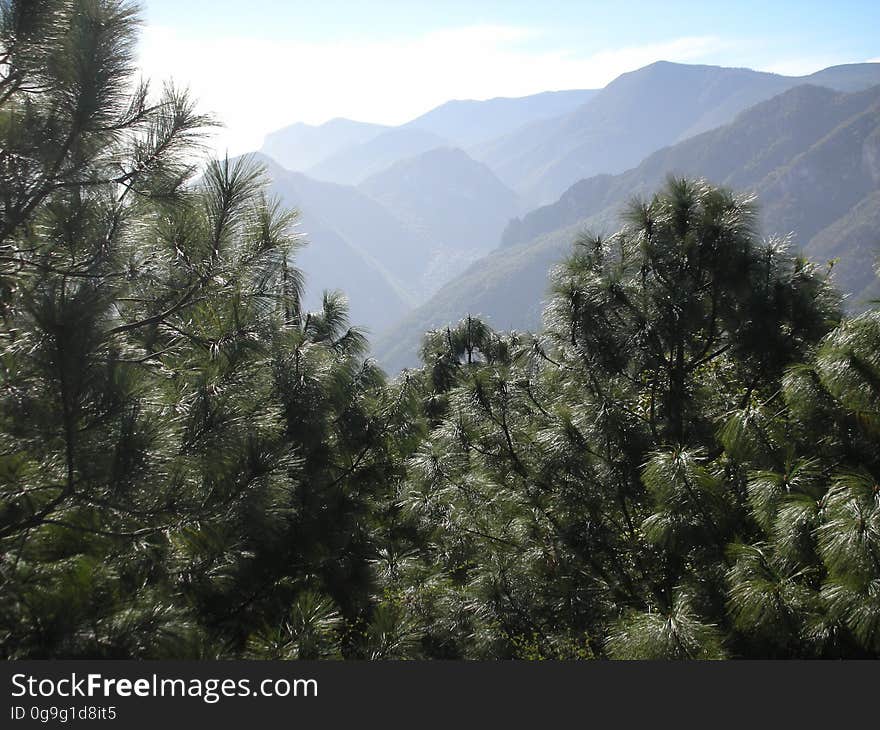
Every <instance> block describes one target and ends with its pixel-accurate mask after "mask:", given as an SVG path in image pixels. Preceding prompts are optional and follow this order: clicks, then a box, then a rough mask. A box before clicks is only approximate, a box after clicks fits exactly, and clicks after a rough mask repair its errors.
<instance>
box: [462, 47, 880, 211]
mask: <svg viewBox="0 0 880 730" xmlns="http://www.w3.org/2000/svg"><path fill="white" fill-rule="evenodd" d="M803 83H817V84H824V85H827V86H829V87H832V88H837V89H841V90H846V91H849V90H853V89H862V88H865V87H867V86H870V85H872V84H877V83H880V64H853V65H848V66H839V67H832V68H829V69H825V70H823V71H820V72H818V73H816V74H813V75H811V76H807V77H801V78H795V77H786V76H779V75H776V74H768V73H761V72H757V71H752V70H749V69H733V68H721V67H717V66H696V65H684V64H675V63H669V62H665V61H660V62H657V63H654V64H651V65H650V66H646V67H644V68H642V69H639V70H637V71H633V72H631V73H628V74H623V75H622V76H620V77H618V78H617V79H615V80H614V81H612V82H611V83H610V84H608V86H606V87H605V88H604V89H602V90H601V91H600V92H599V93H597V94H596V95H595V96H593V97H592V98H591V99H590V100H589V101H587V102H586V103H585V104H583V105H582V106H580V107H579V108H577V109H576V110H574V111H573V112H570V113H569V114H567V115H563V116H561V117H557V118H554V119H549V120H544V121H542V122H537V123H534V124H532V125H529V126H527V127H525V128H523V129H521V130H518V131H517V132H514V133H513V134H510V135H507V136H506V137H504V138H502V139H500V140H497V141H495V142H494V143H492V144H490V145H487V146H484V147H482V148H480V149H479V150H476V151H475V152H474V154H475V156H476V157H477V159H479V160H481V161H483V162H485V163H486V164H487V165H488V166H489V167H490V168H492V169H493V170H494V171H495V172H496V173H497V174H498V175H499V177H500V178H501V179H502V180H503V181H504V182H505V183H506V184H508V185H509V186H510V187H512V188H513V189H514V190H516V191H517V192H519V193H521V194H522V195H524V196H526V197H528V198H529V199H532V200H536V201H539V202H547V201H550V200H554V199H556V198H557V197H558V196H559V195H560V194H561V193H562V192H563V191H564V190H566V189H567V188H568V187H569V186H570V185H571V184H573V183H574V182H575V181H577V180H580V179H583V178H586V177H590V176H592V175H596V174H600V173H618V172H621V171H623V170H625V169H627V168H629V167H632V166H633V165H636V164H638V162H639V161H640V160H642V159H643V158H644V157H645V156H646V155H648V154H650V153H651V152H653V151H655V150H657V149H659V148H661V147H663V146H665V145H669V144H674V143H675V142H677V141H681V140H683V139H686V138H688V137H690V136H694V135H696V134H699V133H701V132H703V131H706V130H708V129H712V128H715V127H717V126H719V125H722V124H726V123H728V122H730V121H731V120H733V118H734V117H735V116H736V115H737V114H738V113H739V112H741V111H743V110H744V109H747V108H749V107H751V106H753V105H754V104H756V103H758V102H760V101H763V100H766V99H769V98H771V97H773V96H775V95H777V94H779V93H781V92H782V91H784V90H786V89H789V88H792V87H793V86H796V85H800V84H803Z"/></svg>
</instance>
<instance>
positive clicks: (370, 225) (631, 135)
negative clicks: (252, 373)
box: [261, 62, 880, 371]
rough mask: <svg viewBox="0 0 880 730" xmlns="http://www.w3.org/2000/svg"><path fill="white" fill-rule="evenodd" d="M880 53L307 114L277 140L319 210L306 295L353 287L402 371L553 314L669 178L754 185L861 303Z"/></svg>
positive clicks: (290, 172) (269, 142) (766, 222)
mask: <svg viewBox="0 0 880 730" xmlns="http://www.w3.org/2000/svg"><path fill="white" fill-rule="evenodd" d="M878 84H880V64H876V63H873V64H870V63H869V64H850V65H845V66H835V67H831V68H828V69H824V70H823V71H819V72H817V73H815V74H811V75H809V76H804V77H788V76H780V75H777V74H769V73H762V72H757V71H752V70H749V69H730V68H721V67H714V66H694V65H684V64H673V63H668V62H657V63H654V64H651V65H650V66H647V67H645V68H642V69H639V70H637V71H634V72H631V73H628V74H624V75H622V76H620V77H618V78H617V79H615V80H614V81H612V82H611V83H610V84H608V86H606V87H605V88H603V89H600V90H573V91H561V92H546V93H543V94H536V95H533V96H530V97H523V98H520V99H504V98H499V99H490V100H487V101H452V102H448V103H446V104H443V105H441V106H440V107H437V108H436V109H434V110H431V111H429V112H428V113H426V114H423V115H422V116H420V117H418V118H416V119H413V120H412V121H410V122H408V123H406V124H404V125H401V126H398V127H388V126H384V125H375V124H367V123H363V122H355V121H351V120H344V119H336V120H332V121H331V122H328V123H326V124H324V125H320V126H309V125H304V124H294V125H291V126H289V127H287V128H285V129H283V130H279V131H278V132H274V133H272V134H270V135H268V136H267V138H266V140H265V143H264V146H263V148H262V150H261V153H262V155H264V158H263V159H264V160H266V161H267V167H268V168H269V172H270V175H271V177H272V179H273V186H274V190H275V193H276V194H277V195H279V197H280V198H281V199H282V201H283V202H284V203H285V204H286V205H288V206H292V207H296V208H298V209H299V210H300V212H301V223H300V229H301V230H302V232H303V233H305V234H306V236H307V237H308V239H309V241H310V244H309V246H307V247H306V248H305V249H304V250H303V251H302V252H301V253H300V254H299V255H298V265H299V266H300V267H301V268H302V269H303V270H304V271H305V273H306V278H307V285H308V292H307V299H306V302H307V305H311V306H314V305H316V304H317V303H318V302H319V300H320V292H321V290H322V289H324V288H340V289H342V290H344V291H345V292H346V294H347V295H348V296H349V298H350V301H351V311H352V319H353V321H355V322H356V323H358V324H361V325H365V326H366V327H367V328H368V329H369V330H370V331H371V332H372V334H373V338H372V339H373V342H374V351H375V353H376V354H377V355H378V356H379V358H380V360H381V362H382V363H383V364H384V365H385V366H386V367H387V368H388V369H389V370H392V371H396V370H397V369H399V368H400V367H402V366H407V365H412V364H415V352H416V350H417V347H418V344H419V342H420V339H421V336H422V334H423V333H424V331H426V330H427V329H429V328H431V327H434V326H437V325H441V324H444V323H446V322H448V321H455V320H457V319H459V318H460V317H461V316H463V315H464V314H466V313H468V312H471V313H474V314H477V313H481V314H483V315H485V316H487V317H488V318H489V320H490V322H491V323H492V324H493V325H494V326H497V327H501V328H508V327H515V328H523V327H535V326H537V325H538V313H539V311H540V309H541V304H542V300H543V298H544V296H545V293H546V286H547V272H548V270H549V269H550V268H551V267H552V266H553V265H554V264H556V263H557V262H558V261H559V260H560V259H561V258H562V257H563V256H564V255H565V253H566V252H567V250H568V247H569V246H570V244H571V242H572V240H573V239H574V237H575V236H576V235H577V234H578V232H580V231H582V230H584V229H585V228H591V229H593V230H597V231H605V232H610V231H613V230H614V229H615V228H616V227H617V225H618V222H619V213H620V211H621V209H622V208H623V206H624V205H625V203H626V202H627V201H628V200H629V199H631V198H632V197H633V196H635V195H643V196H645V195H648V194H650V193H651V192H652V191H653V190H654V189H656V188H657V187H658V186H659V185H660V184H661V183H662V181H663V179H664V178H665V177H666V176H667V175H669V174H686V175H691V176H703V177H706V178H708V179H709V180H710V181H712V182H713V183H719V184H724V185H728V186H730V187H733V188H735V189H738V190H745V191H751V192H755V193H756V194H757V195H758V196H759V198H760V202H761V205H762V215H761V225H762V231H763V232H766V233H780V234H786V233H789V232H793V233H794V234H795V239H794V240H795V245H797V246H799V247H800V248H802V249H803V250H804V251H805V253H807V254H808V255H809V256H811V257H813V258H814V259H816V260H819V261H824V260H826V259H838V258H839V261H838V262H837V263H836V265H835V276H836V277H837V280H838V282H839V283H840V285H841V286H842V287H843V288H844V289H845V291H846V292H847V293H848V294H850V295H851V296H850V302H851V304H852V306H857V303H858V301H860V300H862V299H864V297H865V296H868V295H869V293H870V287H871V286H872V285H873V276H872V267H871V265H870V264H871V263H872V261H873V257H874V256H875V255H876V254H875V248H876V247H877V234H875V233H874V231H876V230H878V228H877V225H876V224H877V223H878V222H880V221H878V219H880V200H878V194H877V190H878V188H880V184H878V173H877V170H878V160H880V151H878V145H877V137H878V134H880V133H878V132H877V120H878V117H880V113H878V108H877V99H876V95H877V93H878V90H877V89H873V88H872V87H874V86H875V85H878Z"/></svg>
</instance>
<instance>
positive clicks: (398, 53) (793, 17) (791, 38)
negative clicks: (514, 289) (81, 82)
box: [141, 0, 880, 154]
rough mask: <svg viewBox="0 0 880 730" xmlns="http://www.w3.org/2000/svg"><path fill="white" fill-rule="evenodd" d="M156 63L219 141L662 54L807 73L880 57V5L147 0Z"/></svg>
mask: <svg viewBox="0 0 880 730" xmlns="http://www.w3.org/2000/svg"><path fill="white" fill-rule="evenodd" d="M142 5H143V7H144V13H143V18H144V21H145V28H144V34H143V40H142V44H141V62H142V66H143V68H144V73H145V75H147V76H149V77H150V78H153V79H156V80H161V79H166V78H169V77H170V78H173V79H174V81H175V82H177V83H180V84H185V85H188V86H189V87H190V88H191V89H192V91H193V93H194V94H195V95H196V96H197V97H198V98H199V99H200V100H201V103H202V106H203V107H204V108H205V109H207V110H210V111H213V112H215V113H216V114H217V116H218V117H219V118H220V119H221V120H222V121H223V122H224V123H225V124H226V128H225V129H224V130H223V131H222V132H220V133H219V134H218V135H217V136H216V138H215V140H214V144H215V146H216V147H217V148H218V149H221V150H225V149H228V150H229V151H230V152H232V153H233V154H236V153H239V152H244V151H247V150H249V149H255V148H257V147H259V146H260V143H261V140H262V137H263V136H264V135H265V134H266V133H267V132H269V131H272V130H273V129H276V128H278V127H281V126H284V125H286V124H290V123H292V122H295V121H305V122H309V123H313V124H315V123H320V122H323V121H326V120H327V119H330V118H332V117H335V116H347V117H351V118H356V119H362V120H364V121H374V122H383V123H389V124H397V123H401V122H403V121H406V120H407V119H410V118H412V117H414V116H417V115H418V114H420V113H422V112H424V111H426V110H427V109H429V108H431V107H433V106H436V105H437V104H440V103H442V102H443V101H446V100H448V99H451V98H477V99H482V98H489V97H492V96H521V95H525V94H530V93H536V92H538V91H543V90H548V89H562V88H593V87H599V86H603V85H604V84H606V83H608V81H610V80H611V79H613V78H614V77H615V76H617V75H619V74H620V73H623V72H625V71H630V70H633V69H635V68H638V67H640V66H643V65H646V64H647V63H650V62H652V61H655V60H660V59H664V60H670V61H680V62H685V63H710V64H718V65H727V66H747V67H750V68H755V69H759V70H766V71H773V72H777V73H785V74H791V75H800V74H806V73H810V72H812V71H815V70H818V69H820V68H824V67H826V66H829V65H834V64H838V63H853V62H861V61H867V60H874V59H877V60H880V32H878V30H877V29H878V28H880V2H878V1H877V0H875V1H874V2H868V1H867V0H864V1H860V2H856V1H852V2H845V1H844V2H840V1H838V2H830V1H827V0H826V2H812V1H809V0H808V1H800V2H794V1H788V2H764V3H762V2H751V1H739V0H738V1H735V2H730V1H728V2H678V1H674V0H673V1H671V2H670V1H668V2H646V1H645V2H630V1H626V0H619V1H617V2H601V3H600V2H588V1H581V2H575V1H565V0H543V1H539V0H532V1H531V2H519V1H518V0H507V1H505V2H500V1H498V0H469V2H462V1H460V0H433V1H432V2H423V1H421V0H409V1H407V2H404V1H403V0H385V2H378V1H373V2H355V1H354V0H312V1H311V2H301V1H300V0H295V1H294V2H279V0H275V1H274V2H270V1H269V0H249V2H244V3H242V2H232V1H231V0H209V1H205V0H186V2H182V1H181V0H177V1H176V2H173V1H172V0H145V1H144V2H142Z"/></svg>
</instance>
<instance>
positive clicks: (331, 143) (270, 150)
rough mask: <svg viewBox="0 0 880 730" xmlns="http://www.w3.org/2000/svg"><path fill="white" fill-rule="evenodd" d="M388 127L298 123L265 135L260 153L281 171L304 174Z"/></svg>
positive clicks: (343, 122)
mask: <svg viewBox="0 0 880 730" xmlns="http://www.w3.org/2000/svg"><path fill="white" fill-rule="evenodd" d="M388 129H389V127H386V126H384V125H382V124H368V123H367V122H355V121H353V120H351V119H331V120H330V121H329V122H325V123H324V124H320V125H311V124H303V123H302V122H297V123H296V124H291V125H290V126H289V127H284V129H279V130H278V131H276V132H272V133H271V134H268V135H266V139H265V140H264V142H263V146H262V148H261V149H260V151H261V152H262V153H263V154H265V155H267V156H268V157H271V158H272V159H273V160H275V161H276V162H277V163H278V164H279V165H281V166H282V167H284V168H286V169H288V170H292V171H294V172H304V171H305V170H308V169H309V168H310V167H314V166H315V165H317V164H318V163H320V162H322V161H323V160H326V159H327V158H328V157H331V156H333V155H335V154H336V153H338V152H339V151H340V150H343V149H347V148H349V147H353V146H355V145H359V144H362V143H364V142H367V141H369V140H371V139H373V138H374V137H377V136H379V135H380V134H381V133H382V132H384V131H387V130H388Z"/></svg>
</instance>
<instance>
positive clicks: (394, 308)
mask: <svg viewBox="0 0 880 730" xmlns="http://www.w3.org/2000/svg"><path fill="white" fill-rule="evenodd" d="M252 157H253V159H254V161H255V162H256V163H258V164H260V165H262V166H263V167H264V168H265V170H266V175H267V177H268V179H269V182H270V186H269V192H270V193H271V194H273V195H275V196H277V197H278V198H279V199H280V201H281V203H282V204H283V205H284V206H285V207H286V208H289V209H295V210H296V211H297V212H298V213H299V217H298V220H297V232H298V233H300V234H301V235H302V236H303V237H304V238H305V242H306V245H305V246H304V247H303V248H302V249H300V250H299V251H298V252H297V254H296V260H295V265H296V266H297V268H299V269H300V270H301V271H302V272H303V274H304V276H305V293H304V294H305V296H304V302H303V303H304V306H305V307H306V308H307V309H317V308H318V307H320V304H321V297H322V294H323V292H324V290H332V289H340V290H342V291H343V292H344V293H345V295H346V296H347V297H348V300H349V307H350V314H351V321H352V322H353V323H354V324H356V325H358V326H362V327H365V328H367V329H368V330H370V331H371V332H373V333H377V332H381V331H383V330H385V329H386V328H387V327H388V326H389V325H390V324H392V323H393V322H395V321H397V320H398V319H399V318H400V317H401V316H403V315H404V314H405V313H406V312H407V311H409V310H410V309H411V308H412V299H411V297H410V295H409V294H408V293H407V292H405V291H404V290H403V289H402V287H400V286H399V284H398V283H397V281H396V280H395V278H394V276H393V275H392V274H390V273H389V272H388V271H387V270H386V269H385V268H384V266H383V264H382V263H381V259H382V258H383V255H384V258H386V259H391V260H393V259H395V257H396V256H398V252H397V251H395V250H394V248H393V246H394V243H395V242H396V241H398V240H401V239H402V240H403V241H410V240H412V239H413V238H415V235H414V234H412V232H409V231H407V229H406V228H405V227H404V226H403V225H402V224H400V222H399V221H397V220H396V219H395V218H394V217H393V216H392V215H391V214H389V213H388V212H387V211H385V210H384V209H382V207H381V206H379V205H378V204H377V203H375V202H374V201H372V200H371V199H369V198H368V197H367V196H365V195H363V194H362V193H359V192H358V191H357V190H355V189H353V188H344V187H342V186H337V185H331V184H328V183H322V182H318V181H315V180H310V179H309V178H308V177H306V176H305V175H303V174H301V173H294V172H290V171H289V170H285V169H284V168H283V167H281V166H280V165H279V164H278V163H277V162H276V161H275V160H273V159H272V158H270V157H267V156H266V155H264V154H262V153H255V154H254V155H252ZM359 222H360V223H361V225H362V227H363V230H364V231H365V232H366V231H369V234H368V235H362V233H361V231H360V230H359V225H358V224H359ZM383 232H384V235H383ZM401 245H405V244H401ZM386 247H387V248H386Z"/></svg>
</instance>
